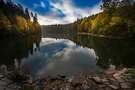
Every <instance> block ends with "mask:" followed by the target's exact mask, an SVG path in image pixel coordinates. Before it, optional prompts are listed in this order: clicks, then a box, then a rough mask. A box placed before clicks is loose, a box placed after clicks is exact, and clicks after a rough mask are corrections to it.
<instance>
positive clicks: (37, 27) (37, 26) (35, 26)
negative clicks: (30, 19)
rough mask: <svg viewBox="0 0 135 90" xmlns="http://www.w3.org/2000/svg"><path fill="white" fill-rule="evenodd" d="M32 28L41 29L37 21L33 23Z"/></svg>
mask: <svg viewBox="0 0 135 90" xmlns="http://www.w3.org/2000/svg"><path fill="white" fill-rule="evenodd" d="M34 29H35V31H37V30H41V26H40V24H39V23H38V22H36V23H34Z"/></svg>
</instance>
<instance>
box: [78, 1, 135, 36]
mask: <svg viewBox="0 0 135 90" xmlns="http://www.w3.org/2000/svg"><path fill="white" fill-rule="evenodd" d="M102 2H103V4H102V5H101V9H102V10H103V12H101V13H99V14H96V15H91V16H89V17H85V18H84V19H82V21H81V23H79V24H78V25H77V28H78V32H81V33H90V34H94V35H95V34H97V35H105V36H113V37H125V38H135V2H134V0H102Z"/></svg>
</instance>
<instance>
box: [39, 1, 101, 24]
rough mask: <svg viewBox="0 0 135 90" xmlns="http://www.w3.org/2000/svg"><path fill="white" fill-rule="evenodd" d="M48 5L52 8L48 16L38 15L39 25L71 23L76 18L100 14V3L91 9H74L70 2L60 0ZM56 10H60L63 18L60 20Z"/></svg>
mask: <svg viewBox="0 0 135 90" xmlns="http://www.w3.org/2000/svg"><path fill="white" fill-rule="evenodd" d="M49 3H50V5H51V6H52V7H54V8H53V9H52V10H51V11H50V13H49V14H48V15H39V23H40V24H41V25H49V24H66V23H72V22H74V21H75V20H77V18H82V17H86V16H89V15H92V14H96V13H99V12H101V10H100V5H101V2H100V3H98V4H97V5H95V6H93V7H91V8H90V7H87V8H79V7H76V6H74V4H73V2H72V0H60V2H56V3H54V2H51V0H50V1H49ZM58 10H60V11H61V12H62V13H63V14H64V15H65V16H64V17H62V18H60V17H59V16H58V15H59V12H58Z"/></svg>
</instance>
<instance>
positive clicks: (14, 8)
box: [0, 0, 41, 36]
mask: <svg viewBox="0 0 135 90" xmlns="http://www.w3.org/2000/svg"><path fill="white" fill-rule="evenodd" d="M38 32H41V26H40V24H39V23H38V19H37V14H36V13H33V12H30V11H29V9H28V8H25V9H24V8H23V6H22V5H21V4H15V3H13V2H12V1H11V0H0V36H3V35H4V36H6V35H23V34H28V33H38Z"/></svg>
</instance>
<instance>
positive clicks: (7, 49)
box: [0, 35, 41, 65]
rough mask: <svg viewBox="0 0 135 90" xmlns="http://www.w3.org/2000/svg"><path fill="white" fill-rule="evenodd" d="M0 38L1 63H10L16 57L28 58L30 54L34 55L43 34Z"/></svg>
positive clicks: (18, 58) (19, 58)
mask: <svg viewBox="0 0 135 90" xmlns="http://www.w3.org/2000/svg"><path fill="white" fill-rule="evenodd" d="M0 40H1V44H0V60H1V61H0V63H1V64H5V65H8V64H11V63H12V62H13V61H14V59H17V60H21V59H23V58H27V57H28V56H29V55H30V54H31V55H32V54H33V53H34V52H35V51H36V50H39V43H40V41H41V35H29V36H18V37H12V38H11V37H10V38H0ZM34 44H35V45H34ZM34 46H36V47H34ZM35 48H36V49H35Z"/></svg>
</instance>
